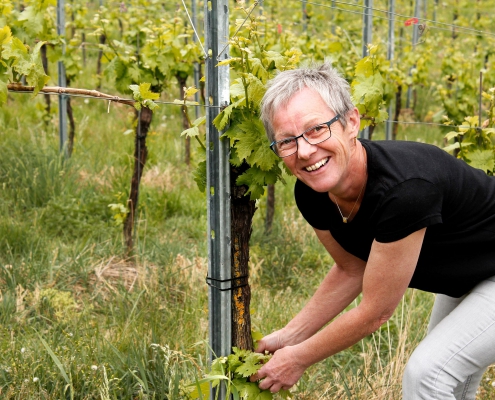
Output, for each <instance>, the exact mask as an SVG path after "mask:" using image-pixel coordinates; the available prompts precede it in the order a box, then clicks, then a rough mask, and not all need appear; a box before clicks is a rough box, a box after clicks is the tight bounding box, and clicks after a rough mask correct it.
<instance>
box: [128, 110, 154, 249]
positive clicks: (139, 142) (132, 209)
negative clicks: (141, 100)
mask: <svg viewBox="0 0 495 400" xmlns="http://www.w3.org/2000/svg"><path fill="white" fill-rule="evenodd" d="M137 118H138V124H137V127H136V136H135V141H134V172H133V174H132V180H131V190H130V193H129V199H128V200H127V208H128V209H129V212H128V213H127V216H126V218H125V221H124V240H125V245H126V249H127V254H128V255H130V254H132V252H133V250H134V240H133V228H134V221H135V218H136V210H137V204H138V198H139V183H140V182H141V176H142V175H143V169H144V166H145V164H146V158H147V157H148V148H147V147H146V136H147V134H148V130H149V128H150V125H151V120H152V118H153V111H151V110H150V109H149V108H147V107H143V108H142V109H141V110H140V111H138V112H137Z"/></svg>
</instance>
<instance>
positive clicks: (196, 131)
mask: <svg viewBox="0 0 495 400" xmlns="http://www.w3.org/2000/svg"><path fill="white" fill-rule="evenodd" d="M180 135H181V136H186V137H193V136H198V135H199V129H198V127H197V126H193V127H192V128H189V129H186V130H185V131H182V132H181V133H180Z"/></svg>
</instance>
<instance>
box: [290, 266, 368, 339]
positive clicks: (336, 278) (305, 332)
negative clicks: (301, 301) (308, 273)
mask: <svg viewBox="0 0 495 400" xmlns="http://www.w3.org/2000/svg"><path fill="white" fill-rule="evenodd" d="M362 280H363V277H362V275H361V274H354V275H352V274H349V273H348V272H346V271H344V270H343V269H342V268H341V267H340V266H338V265H334V266H333V267H332V269H331V270H330V271H329V273H328V274H327V276H326V277H325V279H324V280H323V282H322V283H321V284H320V286H319V287H318V289H317V290H316V292H315V294H314V295H313V296H312V297H311V299H310V300H309V302H308V303H307V304H306V306H304V308H303V309H302V310H301V311H300V312H299V313H298V314H297V315H296V316H295V317H294V318H293V319H292V320H291V321H290V322H289V323H288V324H287V325H286V326H285V328H283V332H284V335H283V336H284V345H285V346H290V345H295V344H298V343H301V342H303V341H305V340H306V339H308V338H309V337H311V336H313V335H314V334H315V333H316V332H318V331H319V330H320V329H321V328H322V327H323V326H324V325H325V324H326V323H328V322H329V321H331V320H332V319H333V318H335V317H336V316H337V315H338V314H339V313H340V312H342V311H343V310H344V309H345V308H346V307H347V306H348V305H349V304H350V303H351V302H352V301H353V300H354V299H355V298H356V297H357V296H358V295H359V293H360V292H361V288H362Z"/></svg>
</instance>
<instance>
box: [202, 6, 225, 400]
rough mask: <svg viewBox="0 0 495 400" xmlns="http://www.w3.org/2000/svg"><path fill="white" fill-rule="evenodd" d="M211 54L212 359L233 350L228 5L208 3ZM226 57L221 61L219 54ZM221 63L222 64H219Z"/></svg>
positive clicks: (208, 95) (208, 132) (207, 31)
mask: <svg viewBox="0 0 495 400" xmlns="http://www.w3.org/2000/svg"><path fill="white" fill-rule="evenodd" d="M205 39H206V51H207V53H208V58H207V59H206V67H205V74H206V101H207V105H208V107H207V108H206V141H207V145H206V149H207V152H206V163H207V196H208V198H207V202H208V211H207V214H208V277H209V278H210V279H211V282H214V285H215V286H218V287H219V288H220V289H227V290H220V289H219V288H214V287H210V291H209V302H208V303H209V310H210V311H209V312H210V330H209V333H210V346H211V349H212V352H213V354H212V357H214V356H217V357H219V356H226V355H228V354H230V353H231V348H232V333H231V332H232V328H231V324H232V322H231V320H232V311H231V292H230V290H228V288H230V286H231V282H230V281H228V280H229V279H231V254H230V240H231V233H230V165H229V148H230V145H229V140H228V139H227V138H222V139H220V136H221V132H219V131H218V130H217V129H216V128H215V126H214V125H213V119H214V118H215V117H216V116H217V115H218V113H219V112H220V107H225V106H227V105H228V104H229V101H230V92H229V86H230V74H229V66H228V65H226V66H218V67H217V66H216V65H217V64H218V62H219V61H221V60H225V59H227V58H228V57H229V55H228V47H227V48H226V45H227V43H228V39H229V2H228V0H211V1H205ZM222 49H224V50H222ZM220 51H223V52H222V54H221V55H220V57H218V56H219V52H220ZM217 57H218V59H217ZM216 390H220V393H219V398H220V399H224V398H225V387H224V386H223V385H222V386H221V387H220V389H218V388H215V389H213V388H212V389H211V393H210V394H211V397H210V398H212V399H213V398H215V392H216Z"/></svg>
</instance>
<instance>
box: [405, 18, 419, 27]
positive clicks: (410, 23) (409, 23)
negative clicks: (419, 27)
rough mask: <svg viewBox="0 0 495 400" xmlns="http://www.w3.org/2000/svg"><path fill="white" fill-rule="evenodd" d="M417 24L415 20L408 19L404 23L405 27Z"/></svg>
mask: <svg viewBox="0 0 495 400" xmlns="http://www.w3.org/2000/svg"><path fill="white" fill-rule="evenodd" d="M418 22H419V20H418V19H417V18H409V19H406V22H404V25H405V26H410V25H416V24H417V23H418Z"/></svg>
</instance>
